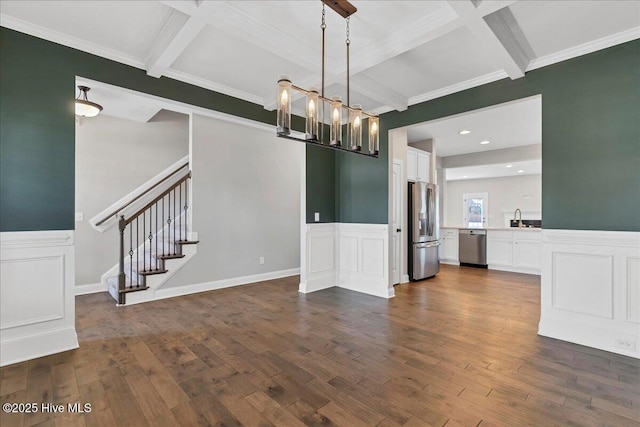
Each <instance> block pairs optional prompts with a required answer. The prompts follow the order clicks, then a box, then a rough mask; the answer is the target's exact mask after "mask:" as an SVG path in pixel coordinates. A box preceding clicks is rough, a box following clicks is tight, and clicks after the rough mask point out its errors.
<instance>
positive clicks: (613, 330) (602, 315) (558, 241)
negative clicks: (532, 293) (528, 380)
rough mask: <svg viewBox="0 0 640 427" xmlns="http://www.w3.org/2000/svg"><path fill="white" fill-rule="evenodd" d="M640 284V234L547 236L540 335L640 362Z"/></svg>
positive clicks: (553, 233)
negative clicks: (628, 357)
mask: <svg viewBox="0 0 640 427" xmlns="http://www.w3.org/2000/svg"><path fill="white" fill-rule="evenodd" d="M639 278H640V233H637V232H635V233H634V232H618V231H580V230H543V231H542V277H541V289H540V290H541V304H540V324H539V330H538V334H539V335H543V336H548V337H552V338H557V339H561V340H565V341H569V342H573V343H576V344H581V345H586V346H589V347H595V348H599V349H602V350H606V351H610V352H612V353H618V354H623V355H625V356H630V357H634V358H638V359H640V309H639V307H640V280H639ZM621 342H622V343H628V344H629V345H628V347H627V348H625V346H624V345H621ZM634 347H635V348H634Z"/></svg>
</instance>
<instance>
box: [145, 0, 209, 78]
mask: <svg viewBox="0 0 640 427" xmlns="http://www.w3.org/2000/svg"><path fill="white" fill-rule="evenodd" d="M216 7H217V5H216V2H202V3H201V4H200V5H199V6H198V7H197V8H195V9H189V10H190V13H192V15H191V16H190V17H189V19H188V20H187V22H186V23H185V24H184V25H182V26H181V27H179V25H180V23H181V22H182V21H183V20H184V17H183V16H182V15H181V14H180V13H178V12H176V11H175V10H174V12H173V13H172V15H171V17H170V18H169V20H168V21H167V23H166V24H165V26H164V27H163V28H162V30H161V31H160V34H159V35H158V36H157V37H156V42H155V43H154V45H153V47H152V48H151V50H150V53H149V55H148V56H147V60H146V61H145V64H146V68H147V74H148V75H150V76H152V77H160V76H162V75H163V74H164V73H165V71H167V69H169V67H171V64H173V62H174V61H175V60H176V59H177V58H178V56H180V54H182V52H184V50H185V49H186V48H187V46H189V44H190V43H191V42H192V41H193V40H194V39H195V38H196V37H197V36H198V34H200V31H202V29H203V28H204V27H205V26H206V25H207V22H208V21H209V20H210V18H211V15H212V14H213V11H214V10H215V8H216ZM183 13H184V12H183ZM178 27H179V28H178Z"/></svg>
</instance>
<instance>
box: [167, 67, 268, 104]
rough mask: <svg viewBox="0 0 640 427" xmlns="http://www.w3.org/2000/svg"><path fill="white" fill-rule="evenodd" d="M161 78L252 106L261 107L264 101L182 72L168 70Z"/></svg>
mask: <svg viewBox="0 0 640 427" xmlns="http://www.w3.org/2000/svg"><path fill="white" fill-rule="evenodd" d="M163 76H165V77H168V78H170V79H174V80H180V81H181V82H185V83H189V84H192V85H194V86H198V87H201V88H204V89H209V90H212V91H214V92H219V93H222V94H224V95H229V96H232V97H234V98H238V99H242V100H244V101H248V102H252V103H254V104H258V105H263V104H264V99H263V98H262V97H259V96H256V95H253V94H250V93H247V92H243V91H241V90H238V89H234V88H232V87H229V86H226V85H223V84H220V83H215V82H212V81H211V80H207V79H203V78H202V77H197V76H194V75H193V74H189V73H185V72H183V71H177V70H173V69H168V70H167V71H165V72H164V74H163Z"/></svg>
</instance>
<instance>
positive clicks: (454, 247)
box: [440, 228, 458, 264]
mask: <svg viewBox="0 0 640 427" xmlns="http://www.w3.org/2000/svg"><path fill="white" fill-rule="evenodd" d="M440 262H442V263H444V264H458V229H457V228H441V229H440Z"/></svg>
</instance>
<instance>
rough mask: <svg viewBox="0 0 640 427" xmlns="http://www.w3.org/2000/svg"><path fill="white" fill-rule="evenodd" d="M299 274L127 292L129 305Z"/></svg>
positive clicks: (291, 272)
mask: <svg viewBox="0 0 640 427" xmlns="http://www.w3.org/2000/svg"><path fill="white" fill-rule="evenodd" d="M297 274H300V269H299V268H291V269H288V270H279V271H271V272H268V273H260V274H253V275H250V276H243V277H233V278H230V279H223V280H215V281H212V282H204V283H195V284H192V285H185V286H175V287H172V288H161V289H158V290H157V291H155V292H154V293H150V292H149V291H141V292H132V293H129V294H127V305H132V304H139V303H143V302H149V301H155V300H160V299H166V298H174V297H179V296H183V295H190V294H196V293H200V292H207V291H214V290H216V289H224V288H230V287H232V286H241V285H248V284H250V283H256V282H263V281H267V280H273V279H280V278H283V277H290V276H295V275H297Z"/></svg>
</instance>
